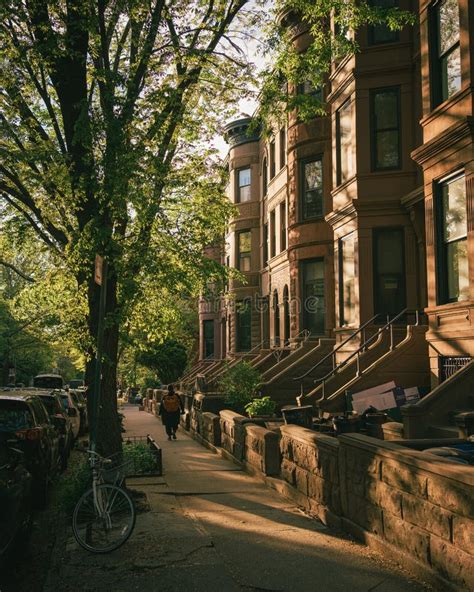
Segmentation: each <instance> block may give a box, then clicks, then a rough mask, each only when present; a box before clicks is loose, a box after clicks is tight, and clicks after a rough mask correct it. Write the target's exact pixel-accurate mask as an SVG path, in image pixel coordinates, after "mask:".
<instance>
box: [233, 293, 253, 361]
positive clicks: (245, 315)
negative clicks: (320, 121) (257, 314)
mask: <svg viewBox="0 0 474 592" xmlns="http://www.w3.org/2000/svg"><path fill="white" fill-rule="evenodd" d="M236 322H237V327H236V329H237V335H236V337H237V351H241V352H242V351H249V350H250V348H251V345H252V309H251V305H250V302H249V301H248V300H243V301H242V302H239V303H238V304H237V310H236Z"/></svg>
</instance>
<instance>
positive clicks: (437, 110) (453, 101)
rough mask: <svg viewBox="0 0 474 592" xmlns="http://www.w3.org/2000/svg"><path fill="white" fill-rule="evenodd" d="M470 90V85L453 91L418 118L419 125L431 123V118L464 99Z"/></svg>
mask: <svg viewBox="0 0 474 592" xmlns="http://www.w3.org/2000/svg"><path fill="white" fill-rule="evenodd" d="M471 92H473V88H472V87H470V86H467V87H466V88H464V89H461V90H458V91H457V92H455V93H454V95H452V96H450V97H449V98H448V99H446V100H445V101H443V102H442V103H440V104H439V105H436V107H435V108H434V109H432V110H431V111H430V112H429V113H428V114H427V115H425V116H424V117H422V118H421V119H420V125H421V126H422V127H424V126H425V125H428V124H429V123H431V121H432V120H433V119H435V118H436V117H438V116H439V115H440V114H441V113H444V112H445V111H447V110H448V109H449V108H450V107H451V106H452V105H455V104H456V103H457V102H459V101H461V100H462V99H464V98H465V97H466V96H467V95H468V94H470V93H471Z"/></svg>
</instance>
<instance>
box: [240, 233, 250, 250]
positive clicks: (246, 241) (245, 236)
mask: <svg viewBox="0 0 474 592" xmlns="http://www.w3.org/2000/svg"><path fill="white" fill-rule="evenodd" d="M239 251H240V253H248V252H250V232H241V233H240V234H239Z"/></svg>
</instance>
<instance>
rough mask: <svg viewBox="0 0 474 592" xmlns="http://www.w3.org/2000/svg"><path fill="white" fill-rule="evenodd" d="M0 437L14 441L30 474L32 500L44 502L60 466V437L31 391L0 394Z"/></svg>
mask: <svg viewBox="0 0 474 592" xmlns="http://www.w3.org/2000/svg"><path fill="white" fill-rule="evenodd" d="M0 436H3V437H4V438H7V439H9V440H14V441H15V447H17V448H18V449H20V450H21V451H22V452H23V453H24V455H25V465H26V468H27V469H28V471H29V472H30V473H31V474H32V475H33V490H34V496H35V500H36V501H37V502H38V504H39V505H44V503H45V502H46V497H47V491H48V487H49V483H50V482H51V479H52V478H53V477H54V475H55V474H56V472H57V470H58V467H59V462H58V461H59V436H58V433H57V431H56V429H55V428H54V426H53V425H52V423H51V422H50V420H49V416H48V412H47V411H46V409H45V407H44V405H43V403H42V402H41V399H40V398H39V397H38V396H37V395H36V394H35V393H34V392H31V391H29V392H28V391H3V392H0Z"/></svg>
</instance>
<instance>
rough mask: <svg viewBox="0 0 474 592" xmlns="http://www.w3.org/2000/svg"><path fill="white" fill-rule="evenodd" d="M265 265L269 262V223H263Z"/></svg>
mask: <svg viewBox="0 0 474 592" xmlns="http://www.w3.org/2000/svg"><path fill="white" fill-rule="evenodd" d="M262 246H263V267H266V266H267V263H268V224H264V225H263V245H262Z"/></svg>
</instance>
